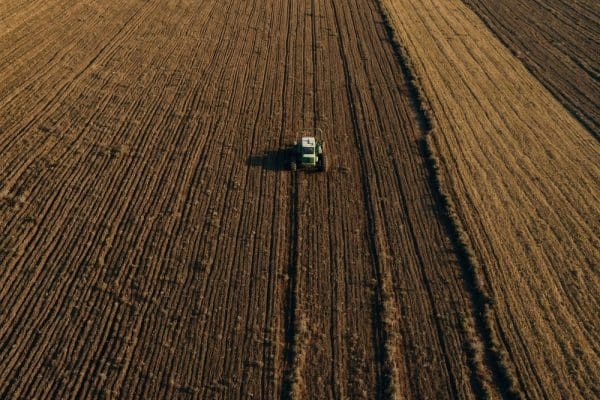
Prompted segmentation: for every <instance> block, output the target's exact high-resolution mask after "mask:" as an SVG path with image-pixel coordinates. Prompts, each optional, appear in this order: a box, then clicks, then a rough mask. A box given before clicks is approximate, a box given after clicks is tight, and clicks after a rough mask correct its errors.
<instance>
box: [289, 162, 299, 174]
mask: <svg viewBox="0 0 600 400" xmlns="http://www.w3.org/2000/svg"><path fill="white" fill-rule="evenodd" d="M296 169H298V167H297V166H296V163H295V162H294V161H292V162H291V163H290V171H292V172H296Z"/></svg>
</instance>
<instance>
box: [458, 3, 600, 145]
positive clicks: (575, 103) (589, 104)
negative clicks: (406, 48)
mask: <svg viewBox="0 0 600 400" xmlns="http://www.w3.org/2000/svg"><path fill="white" fill-rule="evenodd" d="M464 2H465V3H466V4H468V5H469V6H470V7H471V8H472V9H473V10H474V11H475V12H476V13H477V14H478V15H479V16H480V17H481V19H482V20H483V21H484V22H485V23H486V24H487V25H488V27H489V28H490V29H491V30H492V31H493V32H494V33H495V34H496V35H497V36H498V37H499V38H500V39H501V40H502V42H503V43H504V44H505V45H506V46H507V47H508V48H509V49H510V50H511V51H512V52H513V54H515V56H516V57H517V58H518V59H520V60H521V61H522V62H523V63H524V64H525V65H526V66H527V67H528V68H529V69H530V70H531V72H532V73H533V75H534V76H535V77H536V78H537V79H539V80H540V82H542V83H543V84H544V86H546V87H547V88H548V89H549V90H550V91H551V92H552V94H554V95H555V96H556V97H557V98H558V99H559V100H560V101H561V102H562V103H563V104H564V105H565V106H566V107H567V108H568V109H569V110H570V111H571V112H572V113H573V114H574V115H576V116H577V118H578V119H579V120H580V121H581V122H582V123H583V124H584V125H585V126H587V127H588V129H589V130H590V131H591V132H592V133H595V134H596V135H599V134H598V132H599V131H600V67H599V65H598V60H599V59H600V40H599V38H600V5H599V4H598V2H597V1H595V0H544V1H541V0H527V1H522V0H519V1H495V0H464ZM599 137H600V136H599Z"/></svg>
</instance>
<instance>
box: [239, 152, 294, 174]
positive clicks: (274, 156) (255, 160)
mask: <svg viewBox="0 0 600 400" xmlns="http://www.w3.org/2000/svg"><path fill="white" fill-rule="evenodd" d="M291 157H292V154H291V151H290V149H277V150H268V151H265V152H263V153H260V154H254V155H251V156H250V157H248V159H247V160H246V164H247V165H248V166H250V167H261V168H262V169H264V170H267V171H287V170H288V169H289V163H290V160H291Z"/></svg>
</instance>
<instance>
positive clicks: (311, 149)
mask: <svg viewBox="0 0 600 400" xmlns="http://www.w3.org/2000/svg"><path fill="white" fill-rule="evenodd" d="M318 151H320V152H321V153H322V149H321V147H320V146H318V149H317V141H316V140H315V138H314V137H312V136H304V137H303V138H302V140H300V154H301V160H300V163H301V164H302V165H303V166H312V167H314V166H315V165H316V164H317V152H318Z"/></svg>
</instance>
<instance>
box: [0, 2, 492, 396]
mask: <svg viewBox="0 0 600 400" xmlns="http://www.w3.org/2000/svg"><path fill="white" fill-rule="evenodd" d="M0 19H1V21H2V22H1V23H2V25H0V26H1V30H0V44H1V47H0V76H2V79H1V80H0V110H1V112H0V155H1V156H0V182H1V183H0V192H1V201H0V263H1V265H2V269H1V270H0V280H1V281H2V287H1V289H0V312H1V315H0V321H1V323H0V346H1V347H0V398H45V397H52V398H65V397H99V396H109V397H126V398H174V397H194V398H203V399H205V398H214V397H227V398H251V397H256V398H277V397H287V396H290V395H291V396H293V397H295V398H298V399H300V398H368V399H372V398H378V397H383V396H385V395H387V394H390V393H392V392H395V393H397V394H401V395H407V396H409V397H416V396H421V397H430V398H447V397H463V398H469V397H473V396H474V395H476V394H477V393H478V391H479V390H480V386H481V382H480V379H479V378H478V375H477V374H478V373H481V372H483V373H486V372H485V369H486V368H487V367H485V366H484V367H483V369H481V368H480V369H475V368H474V366H473V365H472V364H473V363H472V362H471V361H470V359H469V356H468V354H467V352H465V346H466V343H476V342H477V340H478V339H477V338H478V333H477V332H476V331H475V332H473V330H472V329H466V328H465V326H466V324H465V321H471V320H474V319H477V316H476V315H472V312H471V310H472V309H473V303H472V299H471V296H470V292H469V288H468V286H467V285H465V282H464V280H463V275H462V270H461V267H460V266H459V264H458V263H457V261H456V257H455V256H454V255H453V252H452V248H451V246H450V242H449V240H448V239H447V236H446V234H445V233H444V228H443V225H442V222H441V220H440V219H439V218H438V216H437V214H436V209H437V206H436V205H435V202H434V197H433V196H432V189H431V188H430V183H429V182H430V180H429V177H428V172H427V169H426V166H425V164H424V159H423V157H422V154H421V148H420V146H419V145H418V142H417V140H418V139H419V138H421V137H422V135H423V131H422V127H421V122H420V117H419V116H418V114H417V113H416V112H415V109H414V107H413V103H412V101H411V98H410V96H409V90H408V87H407V84H406V81H405V80H404V73H403V71H402V69H401V65H400V63H399V62H398V59H397V55H396V54H395V53H394V50H393V47H392V45H391V44H390V42H389V40H388V37H387V33H386V30H385V28H384V25H383V23H382V15H381V13H380V9H379V8H378V6H377V4H376V3H375V2H373V1H366V0H361V1H349V2H346V1H344V2H340V1H332V0H318V1H317V0H315V1H305V2H297V1H290V2H287V1H276V0H263V1H241V0H240V1H229V2H223V1H220V0H219V1H217V0H207V1H200V2H199V1H183V0H182V1H159V0H151V1H134V0H127V1H118V0H112V1H104V0H103V1H99V0H98V1H92V0H86V1H82V0H78V1H67V0H49V1H38V2H25V1H17V0H11V1H3V2H2V4H1V6H0ZM314 126H318V127H322V128H325V129H326V146H327V150H328V152H329V154H330V155H331V157H330V159H331V161H332V162H331V164H332V168H331V170H330V171H329V172H328V173H327V174H308V173H307V174H304V173H299V174H297V175H292V174H291V173H289V172H288V171H286V170H285V159H284V152H283V149H284V148H285V146H286V145H287V144H289V143H291V142H292V141H293V139H294V137H295V132H296V131H297V130H299V129H300V128H303V127H314Z"/></svg>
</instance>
